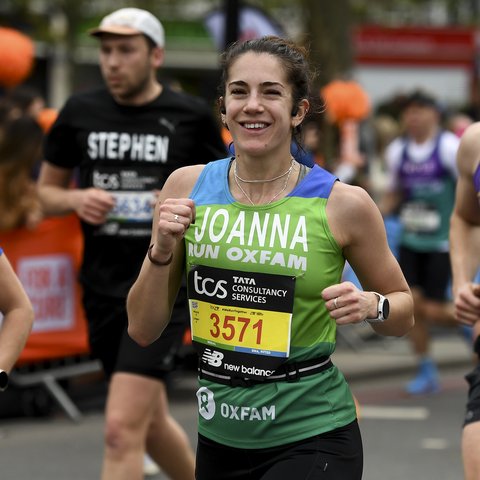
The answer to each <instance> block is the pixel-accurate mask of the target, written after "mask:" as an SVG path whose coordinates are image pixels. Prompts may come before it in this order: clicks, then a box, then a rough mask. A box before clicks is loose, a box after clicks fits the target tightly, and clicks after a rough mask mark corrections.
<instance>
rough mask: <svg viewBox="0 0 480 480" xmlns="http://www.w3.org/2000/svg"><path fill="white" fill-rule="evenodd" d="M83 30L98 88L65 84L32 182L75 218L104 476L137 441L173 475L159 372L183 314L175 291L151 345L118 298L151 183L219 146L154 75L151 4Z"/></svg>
mask: <svg viewBox="0 0 480 480" xmlns="http://www.w3.org/2000/svg"><path fill="white" fill-rule="evenodd" d="M90 33H91V34H92V35H94V36H96V37H98V38H99V42H100V67H101V71H102V75H103V78H104V80H105V83H106V88H101V89H98V90H96V91H93V92H88V93H82V94H77V95H74V96H72V97H71V98H70V99H69V100H68V101H67V102H66V104H65V106H64V107H63V109H62V110H61V111H60V114H59V116H58V119H57V121H56V122H55V124H54V125H53V127H52V129H51V131H50V133H49V135H48V137H47V139H46V143H45V158H46V160H45V161H44V162H43V165H42V168H41V172H40V177H39V192H40V196H41V199H42V203H43V206H44V209H45V212H46V213H47V214H49V215H60V214H64V213H67V212H71V211H75V212H76V213H77V214H78V215H79V217H80V219H81V221H82V229H83V234H84V240H85V247H84V258H83V264H82V269H81V282H82V285H83V288H84V306H85V311H86V315H87V318H88V322H89V335H90V345H91V350H92V353H93V354H94V355H95V356H97V357H98V358H100V360H101V361H102V363H103V366H104V369H105V372H106V374H107V376H108V378H109V379H110V386H109V393H108V399H107V407H106V433H105V454H104V462H103V471H102V479H104V480H107V479H108V480H112V479H114V480H123V479H128V480H131V479H133V478H141V476H142V453H143V451H144V450H145V447H146V450H147V451H148V453H149V454H150V455H151V456H152V457H153V459H154V460H155V461H156V462H157V463H158V464H159V465H160V466H161V467H162V469H163V470H164V471H165V472H166V473H167V474H168V475H169V476H170V477H171V478H172V479H182V480H183V479H185V480H187V479H189V480H192V479H193V478H194V454H193V451H192V449H191V447H190V445H189V442H188V439H187V436H186V434H185V432H183V431H182V429H181V427H180V426H179V425H178V424H177V423H176V422H175V421H174V419H173V418H172V417H171V416H170V415H169V413H168V404H167V399H166V391H165V386H164V382H163V380H164V377H165V375H166V374H167V373H168V371H169V370H170V369H171V366H172V365H171V362H172V354H173V352H174V351H175V348H176V347H177V346H178V344H179V343H180V342H181V338H182V335H183V333H184V331H185V327H186V325H188V311H187V308H186V304H185V297H184V295H182V292H181V293H180V295H179V298H178V299H177V304H176V308H175V311H174V312H173V315H172V322H171V324H170V326H169V327H168V328H167V329H166V330H165V332H164V333H163V334H162V336H161V337H160V339H159V340H157V342H155V343H154V344H152V345H151V346H149V347H140V346H138V345H137V344H136V343H134V342H133V341H132V340H131V339H130V337H129V336H128V334H127V330H126V327H127V314H126V309H125V301H126V297H127V294H128V290H129V288H130V286H131V285H132V284H133V282H134V280H135V279H136V277H137V275H138V273H139V270H140V267H141V264H142V262H143V260H144V258H145V253H146V251H147V249H148V242H149V239H150V233H151V223H152V216H153V205H154V202H155V199H156V192H158V191H159V190H160V189H161V188H162V186H163V182H164V181H165V179H166V178H167V177H168V176H169V175H170V173H171V172H172V171H173V170H175V169H177V168H179V167H182V166H184V165H188V164H196V163H206V162H208V161H211V160H213V159H216V158H221V157H223V156H226V152H225V149H224V145H223V142H222V139H221V136H220V133H219V129H218V126H217V124H216V122H215V120H214V118H213V116H212V115H211V112H210V109H209V107H208V106H207V105H206V103H205V102H203V101H201V100H200V99H198V98H196V97H192V96H190V95H187V94H184V93H179V92H176V91H173V90H171V89H169V88H168V87H167V86H166V85H162V84H160V83H159V82H158V80H157V78H156V72H157V69H158V68H159V67H160V66H161V65H162V63H163V58H164V50H163V47H164V33H163V28H162V26H161V24H160V22H159V21H158V20H157V19H156V18H155V17H154V16H153V15H151V14H150V13H149V12H146V11H144V10H140V9H136V8H124V9H120V10H117V11H115V12H113V13H112V14H110V15H108V16H106V17H105V18H104V19H103V20H102V22H101V24H100V26H99V27H98V28H97V29H95V30H93V31H91V32H90ZM75 169H78V176H77V183H78V185H77V186H76V187H75V188H70V185H71V180H72V174H73V172H74V170H75ZM158 294H159V295H164V294H167V292H158Z"/></svg>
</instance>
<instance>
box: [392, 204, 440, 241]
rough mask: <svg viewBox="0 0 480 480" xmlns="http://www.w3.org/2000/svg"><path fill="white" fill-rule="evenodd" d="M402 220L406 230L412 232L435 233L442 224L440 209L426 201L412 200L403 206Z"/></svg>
mask: <svg viewBox="0 0 480 480" xmlns="http://www.w3.org/2000/svg"><path fill="white" fill-rule="evenodd" d="M400 221H401V222H402V225H403V227H404V228H405V230H406V231H408V232H412V233H430V234H431V233H435V232H437V231H438V229H439V228H440V225H441V218H440V213H439V212H438V210H437V209H436V208H435V207H433V206H431V205H429V204H427V203H424V202H410V203H407V204H405V205H404V206H403V207H402V210H401V212H400Z"/></svg>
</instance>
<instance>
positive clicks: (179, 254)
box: [127, 165, 203, 346]
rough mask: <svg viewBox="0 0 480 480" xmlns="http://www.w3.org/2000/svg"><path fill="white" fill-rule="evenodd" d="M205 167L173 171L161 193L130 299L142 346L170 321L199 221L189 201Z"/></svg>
mask: <svg viewBox="0 0 480 480" xmlns="http://www.w3.org/2000/svg"><path fill="white" fill-rule="evenodd" d="M202 169H203V165H196V166H192V167H184V168H180V169H178V170H176V171H175V172H173V173H172V174H171V175H170V177H169V178H168V180H167V181H166V182H165V185H164V187H163V189H162V191H161V192H160V194H159V197H158V201H157V205H156V207H155V214H154V218H153V227H152V238H151V242H150V245H152V247H151V248H150V249H149V254H147V255H146V256H145V259H144V261H143V264H142V268H141V270H140V273H139V275H138V278H137V280H136V281H135V283H134V284H133V286H132V288H131V289H130V292H129V294H128V297H127V313H128V333H129V335H130V336H131V337H132V338H133V340H135V341H136V342H137V343H138V344H139V345H142V346H146V345H149V344H150V343H152V342H153V341H155V340H156V339H157V338H158V337H159V336H160V335H161V333H162V331H163V330H164V328H165V327H166V326H167V324H168V322H169V321H170V315H171V312H172V308H173V304H174V302H175V298H176V296H177V293H178V289H179V287H180V282H181V279H182V274H183V268H184V257H185V253H184V242H183V237H184V234H185V231H186V229H187V228H189V227H190V225H191V224H192V223H194V222H195V205H194V202H193V200H191V199H190V198H188V195H189V194H190V192H191V191H192V188H193V185H194V184H195V182H196V180H197V178H198V175H199V174H200V172H201V170H202Z"/></svg>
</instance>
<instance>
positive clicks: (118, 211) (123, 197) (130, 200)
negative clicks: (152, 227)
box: [108, 192, 155, 222]
mask: <svg viewBox="0 0 480 480" xmlns="http://www.w3.org/2000/svg"><path fill="white" fill-rule="evenodd" d="M111 194H112V195H113V197H114V198H115V207H113V209H112V210H111V211H110V212H109V214H108V219H109V220H115V221H117V222H149V221H151V220H152V217H153V204H154V201H155V199H154V196H153V193H151V192H111Z"/></svg>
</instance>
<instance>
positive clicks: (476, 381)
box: [450, 122, 480, 480]
mask: <svg viewBox="0 0 480 480" xmlns="http://www.w3.org/2000/svg"><path fill="white" fill-rule="evenodd" d="M457 164H458V171H459V177H458V183H457V191H456V199H455V207H454V209H453V213H452V217H451V222H450V244H451V248H450V258H451V263H452V275H453V295H454V301H455V316H456V318H457V320H458V321H459V322H461V323H462V324H465V325H473V328H474V344H473V350H474V353H475V358H476V362H475V363H476V365H475V367H474V369H473V370H472V371H471V372H470V373H469V374H468V375H467V376H466V377H465V378H466V380H467V382H468V385H469V392H468V401H467V408H466V414H465V421H464V426H463V433H462V455H463V465H464V470H465V480H478V478H480V361H479V359H480V337H479V335H480V321H479V320H480V284H479V283H477V282H478V279H476V278H475V276H476V275H477V272H478V268H479V266H480V203H479V195H480V123H478V122H477V123H474V124H473V125H471V126H470V127H468V128H467V129H466V131H465V132H464V134H463V136H462V140H461V143H460V148H459V151H458V156H457Z"/></svg>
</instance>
